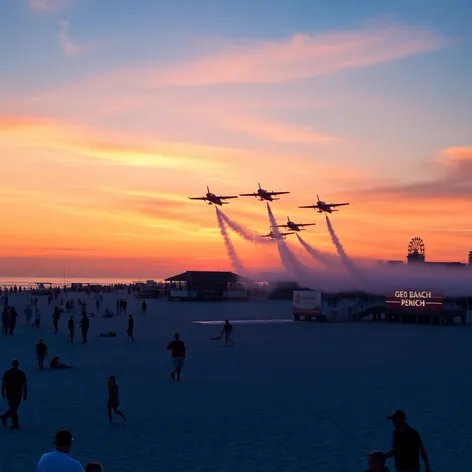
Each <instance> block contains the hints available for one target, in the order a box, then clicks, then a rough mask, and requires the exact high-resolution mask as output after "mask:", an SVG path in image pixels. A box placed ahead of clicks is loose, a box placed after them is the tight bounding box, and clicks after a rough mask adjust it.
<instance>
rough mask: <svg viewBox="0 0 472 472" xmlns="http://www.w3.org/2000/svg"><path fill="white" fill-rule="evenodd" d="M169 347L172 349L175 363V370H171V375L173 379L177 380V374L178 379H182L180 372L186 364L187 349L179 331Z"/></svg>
mask: <svg viewBox="0 0 472 472" xmlns="http://www.w3.org/2000/svg"><path fill="white" fill-rule="evenodd" d="M167 349H169V350H170V351H172V363H173V364H174V370H173V371H172V372H171V374H170V376H171V377H172V380H175V375H176V374H177V380H178V381H180V380H182V379H181V377H180V374H181V372H182V367H183V366H184V361H185V356H186V350H185V344H184V343H183V341H181V340H180V335H179V333H175V335H174V340H173V341H172V342H170V343H169V344H168V346H167Z"/></svg>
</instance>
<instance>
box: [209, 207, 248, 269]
mask: <svg viewBox="0 0 472 472" xmlns="http://www.w3.org/2000/svg"><path fill="white" fill-rule="evenodd" d="M215 210H216V218H217V220H218V226H219V228H220V232H221V235H222V236H223V240H224V242H225V246H226V251H227V252H228V256H229V258H230V260H231V264H232V266H233V269H234V271H235V272H238V273H240V274H242V273H243V272H244V265H243V263H242V262H241V259H239V256H238V254H237V252H236V249H235V247H234V245H233V243H232V241H231V238H230V236H229V234H228V231H227V229H226V225H225V222H224V219H223V215H222V214H221V212H220V210H218V207H216V206H215Z"/></svg>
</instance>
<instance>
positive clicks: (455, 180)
mask: <svg viewBox="0 0 472 472" xmlns="http://www.w3.org/2000/svg"><path fill="white" fill-rule="evenodd" d="M431 165H432V166H436V170H437V172H438V174H439V175H438V176H437V177H436V178H434V179H430V180H426V181H425V180H421V179H418V180H417V181H415V182H411V183H408V184H391V185H384V186H376V187H372V188H370V189H365V190H361V191H360V192H359V195H364V196H369V195H370V196H373V195H375V196H376V197H377V198H382V197H383V198H385V197H387V198H392V197H393V198H397V199H399V198H408V199H417V200H421V201H424V199H425V198H427V199H433V198H434V199H441V198H448V201H449V202H450V199H462V200H464V199H465V200H466V201H467V200H470V199H472V184H471V182H472V147H454V148H449V149H445V150H444V151H443V152H442V153H441V154H440V155H439V157H438V158H437V159H436V160H435V161H433V163H432V164H431ZM469 205H470V203H469ZM434 211H435V210H434Z"/></svg>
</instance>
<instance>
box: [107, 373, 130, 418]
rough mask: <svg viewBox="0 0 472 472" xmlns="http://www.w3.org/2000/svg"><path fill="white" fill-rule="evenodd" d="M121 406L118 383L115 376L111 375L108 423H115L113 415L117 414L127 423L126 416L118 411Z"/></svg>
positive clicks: (109, 379)
mask: <svg viewBox="0 0 472 472" xmlns="http://www.w3.org/2000/svg"><path fill="white" fill-rule="evenodd" d="M119 406H120V399H119V387H118V384H117V383H116V378H115V376H113V375H111V376H110V377H109V378H108V405H107V409H108V421H109V422H110V424H111V423H113V413H115V414H117V415H118V416H120V417H121V418H123V421H126V417H125V415H124V414H123V413H122V412H121V411H120V410H119V409H118V408H119Z"/></svg>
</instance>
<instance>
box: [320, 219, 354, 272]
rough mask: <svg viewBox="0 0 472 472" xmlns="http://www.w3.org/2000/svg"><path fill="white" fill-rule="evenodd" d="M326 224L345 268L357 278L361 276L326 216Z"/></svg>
mask: <svg viewBox="0 0 472 472" xmlns="http://www.w3.org/2000/svg"><path fill="white" fill-rule="evenodd" d="M326 224H327V225H328V231H329V234H330V236H331V240H332V241H333V244H334V245H335V246H336V250H337V251H338V254H339V258H340V259H341V261H342V263H343V264H344V267H345V268H346V270H347V271H348V272H349V273H350V274H351V275H354V276H356V277H358V276H360V275H361V272H360V271H359V269H358V268H357V267H356V266H355V265H354V263H353V262H352V261H351V259H349V256H348V255H347V254H346V251H345V250H344V248H343V246H342V244H341V241H339V238H338V237H337V236H336V233H335V232H334V229H333V226H332V224H331V221H330V220H329V218H328V215H326Z"/></svg>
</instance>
